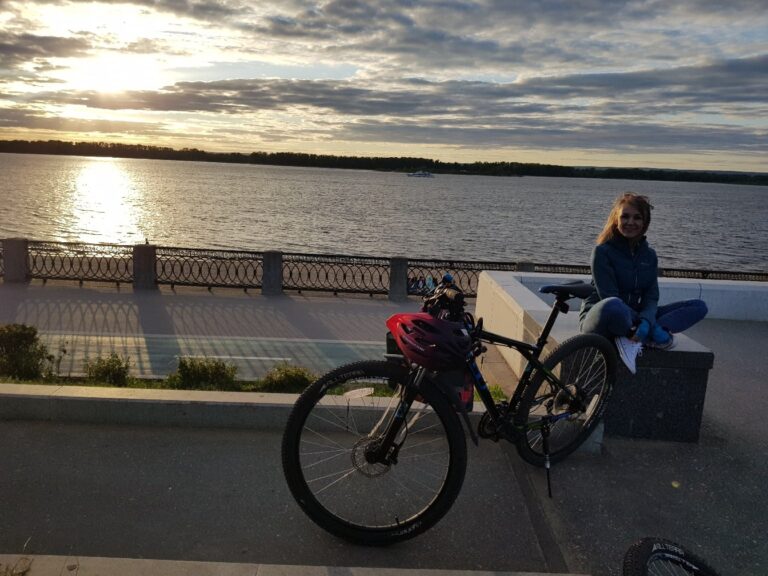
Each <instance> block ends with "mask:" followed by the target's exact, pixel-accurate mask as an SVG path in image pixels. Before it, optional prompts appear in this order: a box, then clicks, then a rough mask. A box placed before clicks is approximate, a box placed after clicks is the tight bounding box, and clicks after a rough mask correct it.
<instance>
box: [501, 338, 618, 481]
mask: <svg viewBox="0 0 768 576" xmlns="http://www.w3.org/2000/svg"><path fill="white" fill-rule="evenodd" d="M542 364H543V365H544V367H545V368H546V369H547V370H549V371H551V372H553V373H554V374H555V375H556V376H557V377H558V378H559V379H560V381H561V382H562V383H563V384H564V385H565V386H566V387H567V389H568V390H569V391H570V392H571V393H574V394H578V395H580V396H581V399H582V402H583V404H584V405H585V406H586V408H587V409H586V410H584V411H581V412H573V413H572V415H571V416H566V413H568V412H570V407H568V406H566V405H565V403H564V402H563V399H564V398H565V395H564V394H563V393H562V392H559V391H558V390H553V388H552V386H551V385H550V383H549V382H548V381H547V380H546V379H545V378H544V373H543V372H542V371H541V370H537V371H536V372H535V373H534V375H533V377H532V378H531V381H530V383H529V384H528V386H527V387H526V389H525V390H524V391H523V397H522V400H521V401H520V406H519V407H518V410H517V412H516V414H515V418H514V422H515V426H516V427H518V429H521V430H522V431H523V433H522V434H520V436H519V439H518V442H517V451H518V453H519V454H520V456H521V457H522V458H523V460H525V461H526V462H528V463H530V464H533V465H535V466H544V465H545V463H546V459H545V456H544V451H543V446H542V444H543V441H542V434H541V431H540V430H538V429H535V428H531V427H530V424H529V423H530V422H536V421H538V419H539V418H541V416H543V415H544V414H549V415H558V414H559V415H563V416H564V418H563V419H560V420H558V421H556V422H555V423H554V424H553V425H552V426H551V429H550V436H549V444H550V454H549V460H550V462H551V463H553V464H554V463H556V462H559V461H561V460H562V459H563V458H565V457H566V456H568V455H569V454H571V453H572V452H573V451H574V450H576V449H577V448H578V447H579V446H581V444H582V443H583V442H584V441H585V440H586V439H587V438H588V437H589V435H590V434H591V433H592V431H593V430H594V428H595V426H596V425H597V423H598V422H599V421H600V418H601V417H602V415H603V412H604V411H605V406H606V403H607V402H608V399H609V398H610V395H611V392H612V390H613V382H614V379H615V374H616V352H615V350H614V349H613V346H612V345H611V343H610V342H609V341H608V340H607V339H606V338H604V337H602V336H600V335H598V334H578V335H576V336H574V337H572V338H569V339H568V340H566V341H565V342H563V343H562V344H560V346H558V347H557V348H556V349H555V350H553V351H552V353H551V354H550V355H549V356H548V357H547V358H546V359H545V360H544V362H543V363H542Z"/></svg>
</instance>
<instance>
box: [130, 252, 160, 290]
mask: <svg viewBox="0 0 768 576" xmlns="http://www.w3.org/2000/svg"><path fill="white" fill-rule="evenodd" d="M156 263H157V246H154V245H152V244H136V245H135V246H134V247H133V287H134V288H136V289H139V290H151V289H153V288H156V287H157V276H156Z"/></svg>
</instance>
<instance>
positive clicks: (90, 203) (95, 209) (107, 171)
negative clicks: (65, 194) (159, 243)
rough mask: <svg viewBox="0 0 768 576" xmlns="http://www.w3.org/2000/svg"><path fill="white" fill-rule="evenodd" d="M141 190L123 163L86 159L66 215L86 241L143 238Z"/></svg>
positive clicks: (137, 239)
mask: <svg viewBox="0 0 768 576" xmlns="http://www.w3.org/2000/svg"><path fill="white" fill-rule="evenodd" d="M140 195H141V193H140V191H139V190H138V189H137V187H136V186H135V185H134V182H133V180H132V179H131V175H130V172H129V171H127V170H125V169H124V165H123V163H121V162H119V161H116V160H115V159H112V158H104V159H93V160H92V161H91V162H87V163H84V164H83V165H82V166H81V167H80V171H79V173H78V174H77V177H76V178H75V181H74V187H73V189H72V191H71V197H70V201H69V202H68V203H65V204H64V205H63V206H62V207H61V211H62V215H63V216H64V218H65V219H68V220H69V221H71V222H72V226H71V229H74V230H77V231H79V234H78V236H79V240H81V241H83V242H105V241H107V242H112V243H117V244H129V243H136V242H139V241H143V237H142V234H141V232H140V230H139V215H138V210H137V206H139V205H140V204H141V200H140Z"/></svg>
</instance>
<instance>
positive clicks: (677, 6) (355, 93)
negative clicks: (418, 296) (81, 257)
mask: <svg viewBox="0 0 768 576" xmlns="http://www.w3.org/2000/svg"><path fill="white" fill-rule="evenodd" d="M53 3H54V4H55V5H56V6H57V10H58V11H57V12H56V14H57V15H59V14H64V15H66V16H67V17H70V18H74V17H75V16H77V15H78V10H81V9H82V10H83V11H87V10H91V9H94V10H96V9H95V8H94V6H96V7H98V5H99V4H101V5H105V4H106V5H114V6H113V8H114V10H112V8H110V10H105V9H104V8H103V6H102V7H101V8H100V9H98V10H96V12H95V13H97V14H100V15H102V16H104V15H106V16H104V17H107V16H109V17H112V15H113V12H115V11H118V10H119V11H120V12H119V16H120V17H122V14H125V15H126V17H127V18H128V21H131V22H134V23H140V24H141V25H139V24H136V25H134V26H133V27H132V28H131V29H130V30H129V31H127V33H124V32H126V30H120V29H117V28H119V26H118V25H117V24H116V25H115V28H107V27H102V28H104V29H101V28H99V26H97V25H94V23H93V22H90V21H88V20H87V19H82V20H77V19H76V18H74V19H73V21H74V22H77V24H76V25H73V26H74V28H73V27H70V28H69V29H76V30H79V32H77V33H74V34H72V35H71V36H56V34H65V33H64V32H62V28H61V27H56V26H55V25H52V24H51V18H52V17H50V16H49V20H47V21H46V22H47V24H46V23H45V22H43V20H44V19H42V17H41V16H40V14H43V13H44V10H45V8H46V7H47V6H50V5H51V2H50V1H49V0H46V1H43V0H40V1H39V2H37V1H35V0H28V1H25V2H24V3H23V4H22V3H20V2H15V1H11V3H10V4H7V5H8V6H11V8H10V11H9V12H8V11H7V12H6V13H10V14H12V16H11V18H10V19H8V17H7V16H6V19H5V20H2V18H0V62H2V64H0V91H2V92H4V94H5V95H4V96H3V100H2V102H0V112H2V113H3V114H4V121H5V122H6V123H5V124H0V128H2V127H3V126H7V125H8V124H7V122H9V121H11V119H12V118H16V120H15V121H16V122H18V123H21V124H29V125H30V126H32V125H40V124H46V125H48V126H53V125H54V124H55V120H54V119H53V118H54V117H55V116H56V115H57V114H60V115H62V116H64V115H66V114H69V113H70V112H71V110H73V109H74V110H77V109H78V108H84V109H91V110H92V111H93V110H97V111H99V112H98V113H97V115H98V116H110V117H114V122H116V123H119V122H120V121H121V120H122V119H124V118H127V117H130V118H131V119H135V118H139V117H141V118H145V119H146V120H145V122H144V124H145V125H146V128H147V131H148V133H152V134H155V133H157V132H166V133H167V132H170V127H171V126H173V127H174V130H176V131H178V133H179V134H182V133H184V134H185V135H189V138H190V139H194V137H195V134H196V133H197V134H198V135H199V138H200V140H201V141H202V142H213V141H214V139H215V138H217V137H218V138H219V142H218V146H219V147H225V146H226V143H227V139H231V141H233V142H237V143H238V145H240V146H249V145H250V144H249V143H253V145H254V147H258V144H259V143H261V142H266V141H268V142H289V141H290V142H297V141H305V142H317V141H322V142H324V143H325V142H329V143H333V144H334V145H335V144H336V143H337V142H342V141H352V142H364V141H369V142H371V143H388V144H392V145H393V146H394V145H402V146H403V147H404V150H405V149H406V148H405V147H407V146H408V145H410V144H413V143H422V144H434V145H436V146H444V147H446V148H448V147H453V148H464V149H471V148H474V149H477V150H482V151H483V152H486V151H488V150H491V149H495V148H510V149H512V148H517V149H521V148H526V149H544V150H547V149H552V150H555V149H556V150H578V149H596V148H599V149H601V150H621V151H624V152H626V153H635V152H638V151H646V152H648V151H652V150H662V149H663V150H674V151H691V150H718V151H725V150H735V151H751V152H755V153H756V155H757V154H759V153H760V152H761V151H765V149H766V145H765V144H764V143H765V142H766V130H768V99H767V98H766V96H765V95H766V94H768V3H766V2H765V1H764V0H734V1H733V2H728V3H720V2H716V1H714V0H681V1H679V2H659V1H658V0H637V1H632V2H629V1H627V0H603V1H600V2H597V1H595V0H572V1H570V2H562V1H554V0H542V1H541V2H527V1H523V0H419V1H417V0H378V1H377V2H369V1H363V0H317V1H304V0H280V1H278V0H264V1H260V2H255V3H253V2H245V1H244V0H220V1H213V0H199V1H196V0H195V1H193V0H134V1H131V0H105V1H102V2H96V3H93V4H92V3H91V2H90V0H88V1H86V0H67V1H66V2H64V1H61V2H59V1H58V0H53ZM118 4H119V5H120V7H119V8H118ZM27 6H36V7H38V8H39V10H38V11H34V10H29V11H27V10H26V7H27ZM131 6H132V7H131ZM3 10H6V8H5V6H4V7H3V8H1V9H0V13H2V11H3ZM123 11H124V12H123ZM38 17H40V18H41V20H40V21H39V22H38V21H37V20H36V18H38ZM131 18H133V20H131ZM114 20H115V21H116V22H117V21H118V17H115V18H114ZM81 22H82V27H80V23H81ZM54 24H55V23H54ZM118 52H120V53H121V55H132V54H135V55H140V56H141V57H140V58H138V57H137V58H136V59H135V60H136V61H137V62H140V66H139V65H137V66H136V67H135V68H136V70H131V73H132V74H134V75H136V76H139V75H141V74H145V79H146V76H147V75H148V74H149V73H150V72H152V73H153V74H155V73H156V76H153V77H152V81H151V82H144V83H139V82H136V83H134V84H133V86H153V87H154V86H159V85H160V83H159V82H165V83H166V84H167V85H166V86H165V87H164V88H162V89H157V90H154V89H153V90H135V89H134V90H127V91H125V92H117V93H104V92H98V91H96V90H86V89H80V90H76V89H72V88H69V89H63V88H62V87H61V86H63V84H60V85H58V87H57V86H56V85H55V84H53V83H52V81H51V78H52V77H53V76H54V74H52V72H53V71H54V70H56V67H63V66H71V67H72V71H73V72H82V73H81V74H79V75H74V74H73V75H70V76H68V75H67V74H66V73H63V72H62V73H59V74H57V75H56V76H58V77H60V78H61V79H62V82H63V81H66V80H67V79H68V78H71V77H75V78H76V80H75V81H72V84H70V85H69V86H72V85H75V86H88V85H89V84H88V71H89V70H90V69H91V68H89V66H92V65H93V64H92V62H101V63H104V62H107V63H109V62H110V61H111V58H112V57H113V56H114V55H116V54H117V53H118ZM85 56H88V57H90V58H92V60H91V61H90V62H86V61H85V60H84V57H85ZM124 61H128V59H125V60H124ZM143 66H147V68H146V69H145V68H143ZM3 68H4V69H5V70H2V69H3ZM139 68H140V70H139ZM58 71H61V69H60V68H59V69H58ZM130 75H131V74H128V73H127V72H126V79H128V77H129V76H130ZM155 77H156V78H157V79H159V82H155ZM164 79H166V80H164ZM182 80H184V81H182ZM4 81H5V83H3V82H4ZM11 81H13V83H11ZM46 82H47V83H48V85H47V87H46V85H44V83H46ZM115 85H117V83H116V84H115ZM126 85H130V84H129V83H128V82H126ZM20 86H21V87H20ZM90 86H91V87H96V86H98V84H97V83H92V84H91V85H90ZM2 106H7V107H8V108H7V109H3V108H2ZM25 109H26V110H27V113H26V115H25V114H24V113H20V112H19V111H20V110H25ZM42 110H45V111H46V112H47V113H46V114H42V113H41V111H42ZM78 115H84V116H88V115H89V114H78ZM73 122H75V123H79V124H78V125H80V126H82V129H83V130H92V129H93V130H100V129H101V128H104V129H105V130H109V129H110V128H109V127H108V126H107V125H106V124H104V125H102V124H91V125H89V124H87V123H80V121H73ZM94 122H96V121H94ZM115 125H116V126H119V124H115ZM136 126H137V125H136V124H134V123H131V122H128V123H126V128H125V129H126V131H127V133H130V134H134V133H135V132H133V131H132V130H133V129H134V128H135V127H136ZM48 129H51V130H53V129H54V128H48ZM72 129H74V128H72ZM355 146H356V148H357V149H359V148H360V147H359V146H357V145H355ZM406 153H407V152H406Z"/></svg>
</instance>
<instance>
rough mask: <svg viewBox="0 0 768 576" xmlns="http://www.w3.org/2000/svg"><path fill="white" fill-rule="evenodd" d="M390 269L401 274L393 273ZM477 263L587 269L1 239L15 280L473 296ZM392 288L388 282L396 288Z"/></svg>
mask: <svg viewBox="0 0 768 576" xmlns="http://www.w3.org/2000/svg"><path fill="white" fill-rule="evenodd" d="M4 244H7V245H5V246H4ZM11 247H13V250H11ZM12 254H13V256H12ZM19 254H20V255H21V259H20V257H19ZM24 254H26V258H24ZM267 255H269V259H267ZM24 262H26V265H24V266H23V269H22V268H20V266H21V264H19V263H22V264H23V263H24ZM393 270H395V271H396V272H395V273H396V274H397V275H398V276H399V275H400V274H402V275H403V277H402V278H392V277H391V274H392V271H393ZM483 270H508V271H525V272H541V273H549V274H584V275H587V274H589V273H590V270H589V267H588V266H583V265H582V266H574V265H569V264H535V263H530V262H479V261H471V260H426V259H411V260H407V261H405V260H403V259H392V260H390V259H389V258H378V257H369V256H344V255H331V254H298V253H279V252H272V253H270V252H247V251H236V250H205V249H192V248H169V247H155V246H149V245H137V246H123V245H116V244H85V243H67V242H39V241H26V240H23V239H21V240H19V239H10V240H2V241H0V275H2V276H3V277H5V276H6V275H7V276H8V277H9V278H10V277H13V278H14V279H15V280H14V281H20V280H23V279H24V278H39V279H43V280H47V279H65V280H77V281H80V282H83V281H86V280H90V281H107V282H134V283H135V284H136V285H137V286H139V287H146V286H153V285H156V284H170V285H188V286H207V287H232V288H246V289H247V288H262V289H263V290H266V289H267V284H268V283H269V285H270V286H273V287H274V286H275V285H276V286H277V290H298V291H302V290H306V291H324V292H333V293H343V292H346V293H363V294H371V295H373V294H388V293H389V292H390V290H392V289H393V287H394V286H396V285H397V283H398V282H400V283H401V284H400V288H399V289H402V282H407V291H408V293H410V294H421V293H424V292H425V291H426V290H428V289H429V287H431V286H433V285H434V284H436V283H437V282H439V281H440V279H441V278H442V277H443V275H444V274H446V273H450V274H452V275H453V278H454V281H455V282H456V283H457V284H458V285H459V287H460V288H461V289H462V290H463V291H464V292H465V293H466V294H467V295H468V296H476V295H477V285H478V279H479V276H480V272H481V271H483ZM660 275H661V276H663V277H666V278H691V279H702V280H735V281H758V282H768V272H762V271H746V272H734V271H722V270H684V269H676V268H665V269H663V270H661V271H660ZM397 290H398V289H397V288H395V291H397Z"/></svg>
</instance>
